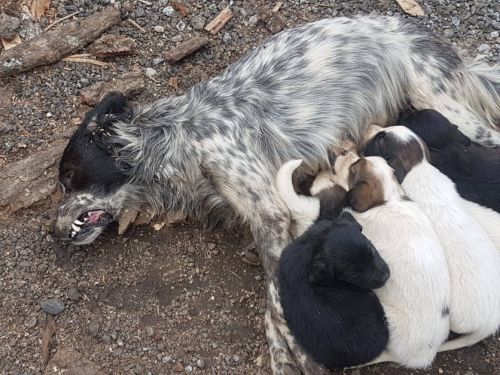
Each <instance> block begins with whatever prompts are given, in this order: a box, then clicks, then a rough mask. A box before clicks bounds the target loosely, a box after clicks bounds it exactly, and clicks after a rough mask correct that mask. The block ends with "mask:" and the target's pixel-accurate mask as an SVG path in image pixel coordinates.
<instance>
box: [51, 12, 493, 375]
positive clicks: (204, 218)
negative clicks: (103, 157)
mask: <svg viewBox="0 0 500 375" xmlns="http://www.w3.org/2000/svg"><path fill="white" fill-rule="evenodd" d="M497 83H498V70H497V68H490V67H487V66H486V65H482V66H481V67H478V66H477V65H476V64H473V65H469V64H466V63H464V62H463V61H462V60H461V59H460V58H459V57H458V56H457V54H456V53H455V52H454V51H453V49H452V48H451V47H450V46H449V45H448V44H446V43H445V42H443V41H441V40H440V39H439V38H437V37H435V36H432V35H430V34H429V33H428V32H427V31H425V30H423V29H421V28H419V27H417V26H416V25H415V24H413V23H412V22H411V21H408V20H405V19H399V18H391V17H371V16H358V17H353V18H344V17H339V18H334V19H325V20H322V21H318V22H314V23H310V24H307V25H303V26H299V27H297V28H293V29H290V30H286V31H283V32H282V33H280V34H277V35H274V36H272V37H270V38H269V39H268V40H267V41H266V42H265V43H263V44H262V45H261V46H259V47H258V48H256V49H255V50H253V51H252V52H251V53H249V54H248V55H247V56H245V57H243V58H241V59H240V60H239V61H237V62H235V63H234V64H233V65H231V66H230V67H229V68H228V69H227V70H226V71H225V72H224V73H223V74H222V75H221V76H218V77H215V78H212V79H211V80H208V81H206V82H201V83H199V84H197V85H195V86H193V87H192V88H191V89H189V90H188V91H187V92H186V94H184V95H182V96H179V97H175V98H166V99H161V100H159V101H157V102H154V103H152V104H150V105H146V106H143V107H137V108H125V109H124V108H123V107H122V106H118V107H117V108H108V109H107V111H105V112H106V113H105V115H104V116H100V117H98V118H97V119H96V122H97V128H98V129H100V130H102V132H103V134H109V136H108V137H106V138H104V141H105V142H106V143H107V144H108V146H109V149H110V150H111V151H110V152H109V156H108V157H109V158H114V159H115V160H116V162H117V165H119V166H120V168H122V169H123V172H124V173H125V174H126V175H127V177H128V179H127V182H126V183H124V184H122V185H121V186H120V187H118V188H116V189H115V190H114V191H112V192H106V191H105V190H104V189H102V186H100V185H99V184H98V183H96V184H93V185H90V186H89V187H87V188H82V187H77V188H76V189H73V190H72V191H68V192H67V194H66V195H65V197H64V199H63V201H62V203H61V206H60V209H59V212H58V217H57V220H56V222H55V234H56V235H57V236H58V237H61V238H64V239H66V240H71V241H73V242H75V243H88V242H90V241H91V240H93V239H94V238H95V237H97V235H98V232H97V229H96V231H95V232H90V233H89V232H88V231H87V237H86V239H85V240H82V239H79V238H78V237H79V236H76V237H75V238H74V239H70V238H68V233H69V231H70V226H71V225H72V223H74V220H75V219H77V218H78V217H79V216H80V215H81V214H82V211H84V210H86V207H84V205H82V204H80V203H81V202H82V199H81V196H85V197H86V199H85V202H89V204H90V205H94V203H93V202H92V197H94V201H95V202H97V201H99V202H101V203H100V205H103V206H104V208H105V210H106V212H107V213H108V214H109V215H110V216H112V217H114V218H117V217H118V216H119V215H120V213H121V211H122V210H123V208H124V207H125V206H137V207H139V206H142V205H144V204H147V205H150V206H151V207H153V208H154V209H155V210H156V211H157V212H158V213H160V212H168V211H170V210H182V211H184V212H185V213H187V214H189V215H191V216H193V217H195V218H196V219H198V220H199V221H200V222H205V223H213V222H217V221H224V222H226V223H227V222H235V221H237V222H245V223H247V224H249V226H250V229H251V231H252V233H253V235H254V238H255V241H256V244H257V247H258V249H259V250H260V254H261V258H262V261H263V264H264V267H265V268H266V271H268V274H269V275H270V276H271V275H273V274H274V270H275V268H276V262H277V259H278V258H279V255H280V254H281V251H282V250H283V248H284V247H285V246H286V245H287V244H288V242H289V240H290V238H289V235H288V228H289V214H288V210H287V209H286V206H285V205H284V203H283V202H282V201H281V200H280V199H279V198H278V195H277V193H276V189H275V187H274V177H275V175H276V173H277V171H278V169H279V167H280V166H281V164H282V163H284V162H285V161H288V160H292V159H304V160H305V166H306V167H307V168H309V169H310V170H314V169H317V168H318V166H322V167H325V166H328V164H329V161H328V150H329V149H331V148H332V147H336V146H340V144H341V141H342V139H343V138H351V139H353V140H354V141H359V140H360V138H361V135H362V134H363V132H364V130H365V127H366V125H367V124H369V123H379V124H388V123H393V122H394V121H395V120H396V117H397V114H398V113H399V111H400V110H401V108H402V107H403V105H405V104H406V103H407V102H408V101H409V102H410V104H411V105H412V106H413V107H415V108H416V109H423V108H436V109H438V110H440V111H441V112H443V113H444V112H447V113H448V114H449V115H450V119H451V116H453V118H452V121H453V122H454V123H455V124H457V125H458V126H459V128H460V129H461V130H462V131H463V132H464V133H466V134H467V135H469V136H471V137H473V138H474V139H476V135H477V134H478V132H479V131H478V129H482V131H481V134H486V135H489V136H488V137H487V138H484V139H478V141H479V142H483V143H484V144H490V145H500V136H499V135H498V132H497V131H496V130H494V129H493V126H494V124H493V123H492V120H491V119H498V118H499V117H500V116H499V108H498V101H497V100H496V99H497V98H498V95H499V89H498V84H497ZM471 91H472V93H471ZM495 102H496V103H497V105H495ZM488 103H489V104H488ZM107 115H109V116H107ZM445 115H446V114H445ZM447 117H448V116H447ZM87 125H88V123H84V124H82V127H84V128H86V127H87ZM80 141H81V140H79V139H78V138H76V137H73V138H72V139H71V140H70V144H71V143H74V142H80ZM73 150H75V149H73ZM85 150H88V151H85ZM74 152H76V153H78V155H73V156H75V157H73V156H72V155H69V153H66V155H65V156H63V159H62V161H61V165H62V166H65V165H66V164H67V159H68V158H73V159H74V160H77V159H78V158H79V157H86V156H85V155H84V154H85V153H86V152H87V153H88V152H90V148H83V149H77V150H76V151H74ZM73 167H75V166H73ZM87 173H90V172H87ZM70 182H71V181H70ZM118 191H119V192H120V193H119V195H118V196H119V199H116V197H117V194H118V193H117V192H118ZM87 198H88V199H87ZM111 201H113V204H111V203H110V202H111ZM79 202H80V203H79ZM102 202H104V203H102ZM106 202H107V203H106ZM79 241H80V242H79ZM82 241H84V242H82ZM278 341H279V340H275V339H273V340H271V339H270V344H271V348H272V349H271V352H272V353H274V354H272V358H273V361H272V363H273V370H274V371H275V373H283V372H284V371H285V367H286V366H289V365H286V366H285V365H284V364H283V363H285V362H286V363H288V364H291V363H292V364H293V363H294V360H293V359H291V358H290V356H289V355H286V353H289V350H288V349H287V348H283V347H282V346H280V345H281V344H279V342H278ZM274 344H276V345H274ZM278 352H279V353H285V354H283V355H281V354H280V355H278V354H277V353H278ZM276 358H280V360H279V361H277V360H276ZM283 358H286V360H285V359H283ZM299 362H300V361H299ZM290 366H292V367H293V365H290ZM287 368H288V369H290V367H287Z"/></svg>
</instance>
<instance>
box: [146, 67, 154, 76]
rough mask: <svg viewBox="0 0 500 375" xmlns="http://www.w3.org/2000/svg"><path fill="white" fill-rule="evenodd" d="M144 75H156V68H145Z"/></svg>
mask: <svg viewBox="0 0 500 375" xmlns="http://www.w3.org/2000/svg"><path fill="white" fill-rule="evenodd" d="M146 75H147V76H148V77H152V76H155V75H156V70H154V69H153V68H146Z"/></svg>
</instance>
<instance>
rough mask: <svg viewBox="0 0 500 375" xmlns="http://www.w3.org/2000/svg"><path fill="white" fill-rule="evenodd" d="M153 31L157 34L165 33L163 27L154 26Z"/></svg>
mask: <svg viewBox="0 0 500 375" xmlns="http://www.w3.org/2000/svg"><path fill="white" fill-rule="evenodd" d="M153 30H154V31H156V32H157V33H163V32H165V28H164V27H163V26H155V27H153Z"/></svg>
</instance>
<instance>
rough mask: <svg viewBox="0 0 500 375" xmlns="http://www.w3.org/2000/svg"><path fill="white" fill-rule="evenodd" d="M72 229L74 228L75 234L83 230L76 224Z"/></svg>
mask: <svg viewBox="0 0 500 375" xmlns="http://www.w3.org/2000/svg"><path fill="white" fill-rule="evenodd" d="M71 228H72V229H73V230H74V231H75V232H79V231H80V229H82V228H80V227H79V226H78V225H75V224H71Z"/></svg>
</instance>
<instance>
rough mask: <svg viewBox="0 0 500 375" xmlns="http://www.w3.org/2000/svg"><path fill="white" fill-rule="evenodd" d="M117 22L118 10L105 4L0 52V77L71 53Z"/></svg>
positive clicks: (23, 70) (54, 60)
mask: <svg viewBox="0 0 500 375" xmlns="http://www.w3.org/2000/svg"><path fill="white" fill-rule="evenodd" d="M120 21H121V15H120V11H119V10H117V9H114V8H113V7H108V8H106V9H104V10H102V11H101V12H99V13H95V14H93V15H91V16H89V17H86V18H84V19H82V20H78V21H74V22H71V23H69V24H67V25H64V26H63V27H59V28H57V29H55V30H51V31H49V32H47V33H42V34H41V35H39V36H38V37H35V38H33V39H30V40H29V41H27V42H24V43H21V44H20V45H18V46H17V47H14V48H12V49H10V50H8V51H4V52H2V53H1V54H0V78H1V77H7V76H12V75H14V74H17V73H21V72H25V71H27V70H30V69H33V68H35V67H37V66H41V65H47V64H51V63H53V62H56V61H58V60H60V59H61V58H63V57H64V56H68V55H71V54H72V53H75V52H77V51H79V50H80V49H82V48H83V47H84V46H85V45H87V44H88V43H90V42H92V41H93V40H95V39H96V38H97V37H98V36H99V35H101V34H102V33H103V32H104V31H106V30H108V29H109V28H111V27H112V26H114V25H116V24H117V23H119V22H120Z"/></svg>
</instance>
